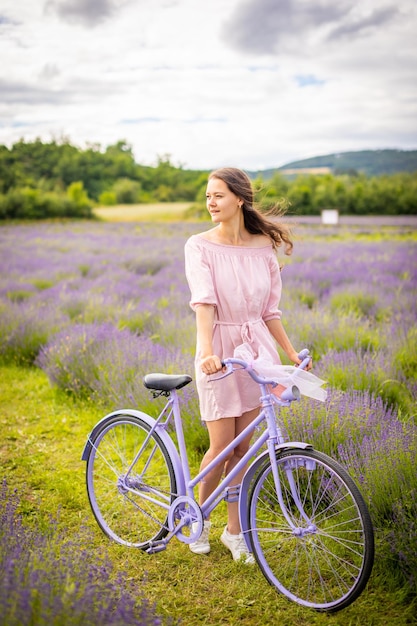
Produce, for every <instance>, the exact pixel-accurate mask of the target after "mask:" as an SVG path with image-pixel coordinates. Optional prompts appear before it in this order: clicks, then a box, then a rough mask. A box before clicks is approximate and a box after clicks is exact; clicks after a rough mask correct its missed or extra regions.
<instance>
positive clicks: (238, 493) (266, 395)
mask: <svg viewBox="0 0 417 626" xmlns="http://www.w3.org/2000/svg"><path fill="white" fill-rule="evenodd" d="M225 363H226V365H227V366H229V371H228V372H227V373H226V374H225V375H228V374H230V373H232V371H234V370H233V364H237V365H242V364H243V362H242V361H239V360H237V359H228V360H227V361H226V362H225ZM245 365H246V364H245ZM252 374H253V372H252ZM256 378H257V382H258V384H259V386H260V391H261V397H260V403H261V410H260V412H259V414H258V416H257V417H256V418H255V419H254V420H253V421H252V422H251V423H250V424H249V425H248V426H247V427H246V428H245V429H244V430H243V431H242V432H241V433H240V434H239V435H238V436H237V437H235V438H234V439H233V441H231V442H230V444H229V445H228V446H227V447H226V448H225V449H224V450H223V451H222V452H221V453H220V454H219V455H218V456H217V457H216V458H215V459H213V461H211V462H210V463H209V464H208V465H207V466H206V467H205V468H204V469H203V470H202V471H200V472H199V473H198V474H197V475H196V476H195V477H194V478H192V477H191V472H190V467H189V461H188V455H187V449H186V445H185V437H184V431H183V426H182V419H181V411H180V403H179V396H178V391H177V390H176V389H173V390H172V391H171V392H170V397H169V399H168V401H167V403H166V405H165V406H164V408H163V409H162V411H161V413H160V415H159V417H158V418H157V419H156V421H153V420H152V421H153V424H152V426H151V429H150V431H149V434H148V437H147V438H146V440H145V442H144V444H143V447H144V446H145V445H146V444H147V442H148V440H149V439H150V437H151V436H152V433H153V432H157V433H158V434H161V432H163V433H165V431H166V430H167V427H168V425H169V424H170V423H171V421H172V417H173V421H174V427H175V433H176V437H177V445H178V452H179V454H178V455H176V456H173V457H172V460H173V464H174V471H175V474H176V475H177V476H181V477H183V480H182V481H181V482H180V484H183V486H184V487H183V488H184V492H183V493H178V494H177V495H178V496H179V497H182V496H187V497H188V498H189V499H190V500H192V501H194V502H195V501H196V499H195V494H194V489H195V487H196V486H197V485H198V484H199V483H200V482H201V481H202V480H203V479H204V477H205V476H206V475H207V474H208V473H209V472H211V471H212V470H213V469H214V468H215V467H216V466H217V465H219V464H220V463H222V462H224V461H225V460H226V459H227V457H228V456H229V454H230V453H231V452H233V450H234V449H235V448H236V446H237V445H239V443H240V442H241V441H243V440H244V439H245V438H246V437H247V436H248V435H249V434H251V433H253V431H254V430H255V429H256V428H257V427H258V426H259V425H260V424H261V423H262V422H263V421H264V420H265V421H266V428H265V430H264V432H263V433H261V434H260V435H259V437H258V438H257V439H256V440H255V441H254V442H253V444H252V445H251V446H250V447H249V450H248V451H247V453H246V454H245V455H244V456H243V457H242V458H241V459H240V461H239V462H238V463H237V464H236V465H235V467H234V468H233V469H232V470H231V471H230V473H229V474H228V475H227V476H225V477H224V478H223V479H222V480H221V481H220V483H219V485H218V486H217V487H216V489H215V490H214V491H213V492H212V494H211V495H210V496H209V497H208V498H207V500H206V501H205V502H203V503H202V504H201V505H200V509H201V513H202V515H203V517H208V516H209V514H210V513H211V512H212V511H213V510H214V509H215V508H216V507H217V505H218V504H219V503H220V502H221V501H222V500H226V501H228V502H233V501H239V503H240V504H239V511H240V518H241V520H240V521H241V527H242V532H243V533H244V535H245V532H246V530H247V528H246V526H247V522H246V516H245V514H244V513H245V510H246V495H247V488H248V486H249V484H250V480H251V478H252V476H253V474H254V468H253V466H254V465H255V464H252V466H250V467H249V468H248V470H247V472H246V474H245V476H244V478H243V481H242V485H241V486H240V485H235V486H233V481H234V479H235V477H236V476H237V475H238V474H239V472H240V470H241V469H242V468H244V467H246V466H247V464H248V462H249V461H250V459H252V458H253V457H255V456H256V455H257V453H258V452H259V450H260V449H261V448H262V447H263V446H264V444H265V443H266V444H267V450H266V451H265V453H264V454H263V455H261V456H260V457H258V460H261V459H263V458H264V456H266V455H268V456H269V458H270V462H271V465H272V468H273V476H274V480H275V483H276V485H275V486H276V490H277V495H278V500H279V503H280V506H281V509H282V511H283V514H284V516H285V517H286V519H287V521H288V523H289V525H290V526H291V527H292V528H293V529H294V530H295V526H294V524H293V521H292V519H291V517H290V516H289V515H288V514H287V511H286V507H285V504H284V501H283V497H282V491H281V485H280V480H279V476H278V470H277V465H276V451H277V450H279V449H280V448H298V449H306V448H311V447H312V446H311V445H310V444H306V443H304V442H298V441H286V440H285V437H284V436H283V433H282V431H281V428H280V427H279V425H278V424H277V421H276V415H275V411H274V408H273V407H274V404H279V405H280V406H288V405H289V404H290V403H291V402H292V401H293V400H297V399H298V398H299V395H298V394H297V390H296V388H292V389H289V390H287V391H286V392H284V394H282V396H281V399H278V398H276V397H275V396H273V395H272V393H271V391H268V386H269V385H271V384H274V383H273V381H266V382H262V379H260V378H258V377H256ZM164 418H165V419H164ZM141 452H142V449H141V450H139V451H138V453H137V455H136V457H135V459H133V461H132V463H131V465H130V467H129V469H128V471H127V473H126V476H129V474H130V472H131V471H132V470H133V468H134V466H135V463H136V458H138V457H139V456H140V454H141ZM287 473H288V478H289V481H290V484H291V483H292V474H291V469H290V468H289V469H288V470H287ZM292 491H293V495H294V500H295V502H296V505H297V507H298V508H299V510H300V513H301V515H302V516H303V517H304V519H305V520H306V521H307V522H309V520H308V518H307V516H306V515H305V513H304V511H303V507H302V503H301V502H300V501H299V498H298V496H297V495H296V494H297V492H296V489H295V488H294V489H292ZM142 496H144V494H142ZM145 497H147V499H149V500H152V497H151V496H149V495H147V496H145ZM158 504H159V505H160V506H162V504H161V502H160V501H159V503H158ZM166 508H167V510H169V509H170V505H169V502H168V501H167V504H166ZM183 526H184V523H182V524H180V525H179V526H178V527H177V529H174V530H173V534H176V533H177V532H180V531H181V528H182V527H183ZM171 537H172V535H170V536H169V537H168V539H167V540H166V541H169V539H170V538H171ZM248 547H249V546H248Z"/></svg>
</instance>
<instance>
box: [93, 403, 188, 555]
mask: <svg viewBox="0 0 417 626" xmlns="http://www.w3.org/2000/svg"><path fill="white" fill-rule="evenodd" d="M149 431H150V426H149V424H147V423H146V421H144V420H142V419H141V418H139V417H136V416H131V415H118V416H116V417H114V418H113V419H111V420H109V421H108V422H106V423H105V424H103V427H102V428H101V429H100V430H99V431H98V432H97V433H96V436H95V438H94V441H93V442H92V447H91V451H90V454H89V456H88V459H87V466H86V482H87V493H88V499H89V502H90V505H91V509H92V511H93V514H94V516H95V518H96V520H97V523H98V525H99V526H100V528H101V529H102V531H103V532H104V533H105V534H106V535H107V536H108V537H110V539H112V540H113V541H116V542H117V543H120V544H122V545H126V546H130V547H135V548H141V549H142V550H146V549H147V548H149V547H150V545H151V543H152V542H155V541H159V540H161V539H163V538H164V537H165V536H166V535H167V534H168V508H169V505H170V504H171V502H172V501H173V500H174V498H175V497H176V489H177V481H176V476H175V472H174V468H173V464H172V460H171V457H170V454H169V452H168V450H167V449H166V446H165V445H164V443H163V441H162V440H161V438H160V437H159V436H158V434H157V433H155V432H154V433H152V435H151V436H150V438H149V440H148V441H147V443H146V445H145V447H144V449H143V450H142V451H141V453H140V455H139V456H138V458H137V459H136V461H135V465H134V467H133V468H132V470H131V472H130V473H129V474H128V476H127V475H126V473H127V471H128V469H129V467H130V466H131V464H132V463H133V462H134V459H135V456H136V455H138V453H139V451H140V450H141V447H142V446H143V444H144V442H145V440H146V438H147V437H148V435H149Z"/></svg>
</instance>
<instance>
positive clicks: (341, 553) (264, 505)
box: [248, 450, 374, 612]
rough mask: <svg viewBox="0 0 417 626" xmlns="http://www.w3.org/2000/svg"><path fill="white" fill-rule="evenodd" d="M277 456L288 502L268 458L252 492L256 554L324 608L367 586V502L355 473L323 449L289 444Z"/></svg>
mask: <svg viewBox="0 0 417 626" xmlns="http://www.w3.org/2000/svg"><path fill="white" fill-rule="evenodd" d="M276 461H277V469H278V475H279V481H280V485H281V490H282V497H283V502H284V507H283V509H284V510H283V509H282V508H281V506H280V504H279V501H278V496H277V491H276V487H275V481H274V477H273V475H272V467H271V464H270V462H269V459H268V462H267V463H266V464H265V466H264V467H263V468H262V469H261V470H260V472H259V473H258V475H257V477H256V479H255V481H254V483H253V485H252V489H251V492H250V494H249V500H248V503H249V504H248V522H249V529H250V530H249V536H250V542H251V546H252V550H253V553H254V555H255V558H256V561H257V562H258V564H259V566H260V568H261V570H262V572H263V574H264V576H265V577H266V579H267V580H268V581H269V582H270V583H271V584H272V585H274V586H275V587H276V588H277V589H278V590H279V591H280V592H281V593H283V594H284V595H285V596H287V598H289V599H290V600H292V601H293V602H297V603H298V604H301V605H303V606H306V607H309V608H312V609H316V610H318V611H328V612H333V611H338V610H340V609H343V608H345V607H347V606H348V605H349V604H351V603H352V602H353V601H354V600H355V599H356V598H357V597H358V596H359V595H360V594H361V592H362V591H363V589H364V588H365V585H366V583H367V581H368V579H369V576H370V574H371V571H372V566H373V558H374V538H373V529H372V522H371V518H370V515H369V512H368V509H367V507H366V504H365V502H364V500H363V498H362V496H361V494H360V492H359V490H358V488H357V487H356V485H355V483H354V482H353V480H352V478H351V477H350V476H349V474H347V472H346V471H345V470H344V469H343V468H342V467H341V466H340V465H339V463H337V462H336V461H334V460H333V459H331V458H330V457H328V456H327V455H325V454H322V453H320V452H317V451H315V450H286V451H283V452H280V453H277V457H276ZM288 520H290V522H291V523H290V522H289V521H288Z"/></svg>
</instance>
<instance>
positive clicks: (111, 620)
mask: <svg viewBox="0 0 417 626" xmlns="http://www.w3.org/2000/svg"><path fill="white" fill-rule="evenodd" d="M18 509H19V498H18V496H17V495H16V494H15V493H11V492H10V490H9V489H8V487H7V485H6V484H5V483H3V486H2V489H1V492H0V569H1V572H2V575H1V578H0V615H1V623H2V624H7V626H26V625H28V626H29V624H36V626H49V625H50V624H60V625H61V626H77V625H79V626H84V625H85V624H100V625H101V626H121V625H122V624H123V625H126V626H129V625H130V626H157V625H160V626H161V625H162V624H163V623H165V624H168V623H169V624H173V621H172V620H170V619H168V620H165V619H164V620H162V619H161V618H160V617H159V616H158V615H157V614H156V612H155V607H154V606H153V605H151V604H150V603H149V601H148V600H147V599H146V597H145V595H144V592H143V591H142V590H140V589H139V590H138V588H137V586H136V585H133V584H129V583H128V576H127V575H126V574H125V573H124V572H120V573H119V574H116V573H115V572H114V571H113V567H112V565H111V561H110V559H109V558H108V556H107V555H106V553H105V552H103V551H102V552H98V550H97V549H94V548H92V547H91V546H92V545H93V541H92V537H89V536H88V534H87V531H84V532H83V533H82V532H80V533H78V534H77V535H76V536H74V537H69V536H68V534H67V533H66V532H65V531H59V530H58V526H57V522H56V520H54V519H51V520H50V524H49V529H48V531H47V532H44V533H41V532H40V531H39V530H38V529H36V528H33V527H30V526H27V525H25V524H24V523H23V521H22V518H21V516H20V515H19V514H18Z"/></svg>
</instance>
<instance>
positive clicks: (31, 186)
mask: <svg viewBox="0 0 417 626" xmlns="http://www.w3.org/2000/svg"><path fill="white" fill-rule="evenodd" d="M207 174H208V172H207V171H201V170H190V169H185V168H184V167H182V166H181V165H174V164H173V163H172V162H171V160H170V156H169V155H163V156H158V158H157V162H156V164H155V166H145V165H141V164H138V163H136V161H135V158H134V155H133V150H132V147H131V146H130V145H129V144H128V143H127V142H126V141H118V142H117V143H115V144H114V145H110V146H108V147H106V148H105V149H102V148H101V147H100V146H99V145H96V144H94V145H89V146H87V147H86V148H84V149H81V148H78V147H76V146H74V145H71V144H70V143H69V142H68V141H66V140H62V141H55V140H54V141H51V142H48V143H44V142H42V141H41V140H40V139H37V140H35V141H31V142H26V141H24V140H20V141H19V142H17V143H15V144H14V145H13V146H12V147H11V148H8V147H6V146H0V219H3V220H4V219H31V218H32V219H41V218H50V217H77V218H91V217H93V207H94V206H97V205H117V204H136V203H151V202H175V201H186V202H187V201H188V202H191V203H193V210H194V212H195V215H196V216H198V215H202V214H204V204H205V187H206V181H207ZM254 185H255V189H256V190H257V192H256V199H257V201H258V202H259V204H260V206H261V207H262V208H264V209H268V208H270V207H271V205H273V204H275V203H277V202H278V203H282V202H284V203H286V204H288V205H289V206H290V211H291V213H294V214H296V215H297V214H298V215H319V214H320V212H321V211H322V210H323V209H328V208H335V209H338V210H339V212H340V213H341V214H357V215H370V214H380V215H381V214H382V215H414V214H417V172H414V173H407V172H404V173H397V174H392V175H384V176H374V177H368V176H365V175H364V174H360V173H358V172H349V173H346V174H341V175H335V174H325V175H308V176H306V175H299V176H297V177H295V178H293V179H289V178H286V177H285V176H283V175H282V174H280V173H279V172H275V173H274V174H273V175H272V176H271V177H268V178H267V177H263V176H262V174H261V175H259V174H258V176H257V177H256V179H255V180H254Z"/></svg>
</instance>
